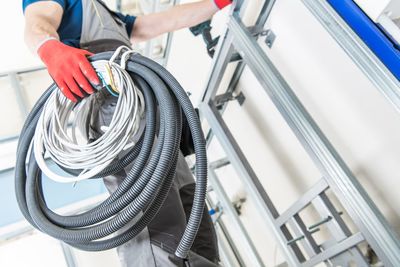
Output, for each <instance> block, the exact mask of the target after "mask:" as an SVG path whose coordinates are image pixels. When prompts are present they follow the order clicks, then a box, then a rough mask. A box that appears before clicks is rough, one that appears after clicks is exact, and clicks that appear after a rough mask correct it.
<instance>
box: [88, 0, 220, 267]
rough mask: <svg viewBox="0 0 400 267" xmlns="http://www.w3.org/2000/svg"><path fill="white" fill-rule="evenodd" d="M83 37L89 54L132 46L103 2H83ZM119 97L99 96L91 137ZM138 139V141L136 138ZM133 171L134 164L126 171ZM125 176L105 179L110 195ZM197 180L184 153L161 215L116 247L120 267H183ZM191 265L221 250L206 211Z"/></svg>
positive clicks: (210, 261)
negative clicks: (179, 252) (178, 252)
mask: <svg viewBox="0 0 400 267" xmlns="http://www.w3.org/2000/svg"><path fill="white" fill-rule="evenodd" d="M82 11H83V12H82V14H83V18H82V20H83V21H82V34H81V39H80V46H81V48H82V49H86V50H89V51H90V52H93V53H97V52H104V51H109V50H114V49H116V48H117V47H118V46H120V45H122V44H125V45H127V46H131V44H130V38H129V36H128V34H127V32H126V28H125V24H124V23H123V22H122V21H120V20H119V19H118V18H117V17H116V16H115V15H114V14H113V12H112V11H110V10H109V9H108V8H107V7H106V6H105V4H104V3H102V2H99V1H98V0H82ZM116 100H117V99H116V98H115V97H113V96H111V95H109V94H108V93H107V92H100V93H97V94H96V95H95V99H94V101H92V107H93V113H92V118H91V127H90V128H91V132H90V135H91V138H98V137H99V135H101V130H100V127H101V126H103V125H108V124H109V122H110V121H111V118H112V114H113V112H114V108H115V104H116ZM137 138H138V137H134V139H137ZM126 170H127V171H129V170H130V166H128V167H127V168H126ZM125 177H126V172H125V171H121V172H120V173H117V174H115V175H113V176H110V177H106V178H104V183H105V185H106V187H107V189H108V190H109V191H110V192H113V191H115V190H116V188H117V187H118V185H119V184H120V183H121V182H122V180H123V179H124V178H125ZM193 192H194V179H193V177H192V174H191V172H190V170H189V168H188V165H187V163H186V161H185V159H184V157H183V155H182V154H181V153H180V155H179V159H178V164H177V171H176V177H175V179H174V185H173V186H172V188H171V191H170V192H169V195H168V197H167V199H166V201H165V203H164V205H163V207H162V208H161V209H160V212H159V213H158V215H157V216H156V217H155V218H154V220H153V221H152V222H151V223H150V224H149V225H148V227H147V228H145V229H144V230H143V231H142V232H141V233H140V234H139V235H138V236H137V237H136V238H134V239H132V240H130V241H129V242H127V243H125V244H124V245H122V246H120V247H118V248H117V250H118V255H119V258H120V260H121V263H122V266H124V267H125V266H127V267H136V266H139V267H140V266H145V267H156V266H157V267H169V266H184V263H183V261H182V260H180V259H177V258H176V257H174V255H173V254H174V251H175V249H176V247H177V245H178V243H179V241H180V238H181V236H182V234H183V232H184V229H185V227H186V222H187V221H186V220H187V218H188V215H189V213H190V210H191V206H192V199H193ZM188 259H189V261H188V262H187V263H186V264H188V263H189V264H190V266H192V267H197V266H201V267H208V266H210V267H212V266H217V264H215V262H217V261H218V249H217V241H216V235H215V230H214V228H213V225H212V222H211V219H210V216H209V215H208V212H207V209H206V208H205V212H204V215H203V220H202V224H201V226H200V229H199V233H198V235H197V237H196V240H195V242H194V245H193V247H192V251H191V252H190V254H189V257H188Z"/></svg>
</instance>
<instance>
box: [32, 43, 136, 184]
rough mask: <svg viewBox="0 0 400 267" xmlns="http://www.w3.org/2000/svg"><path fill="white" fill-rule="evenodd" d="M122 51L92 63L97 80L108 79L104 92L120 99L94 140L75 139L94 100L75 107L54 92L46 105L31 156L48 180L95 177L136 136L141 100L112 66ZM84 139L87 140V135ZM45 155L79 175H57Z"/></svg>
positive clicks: (84, 126)
mask: <svg viewBox="0 0 400 267" xmlns="http://www.w3.org/2000/svg"><path fill="white" fill-rule="evenodd" d="M121 50H122V47H121V48H120V49H118V50H117V51H116V52H115V54H114V56H113V57H112V58H111V59H110V61H106V60H99V61H95V62H93V67H94V68H95V70H96V71H97V73H98V74H99V76H100V77H102V79H103V80H104V77H108V82H109V84H106V88H107V89H108V90H109V91H110V93H112V94H113V95H115V96H119V97H118V101H117V104H116V107H115V111H114V115H113V117H112V120H111V122H110V125H109V126H108V127H107V128H108V129H104V134H103V135H101V137H99V138H98V139H97V140H95V141H94V142H90V143H87V142H86V143H85V144H82V142H81V143H79V142H78V138H77V130H81V131H82V130H83V131H85V129H87V125H89V123H90V121H89V120H90V116H89V114H87V113H88V112H90V109H89V108H88V107H89V106H90V105H91V103H90V102H91V100H93V99H94V96H92V97H88V98H84V99H83V100H82V101H81V102H80V103H78V104H77V105H76V106H75V107H74V105H75V104H74V103H73V102H71V101H69V100H68V99H67V98H66V97H65V96H64V95H63V94H62V93H61V92H60V90H55V91H53V92H52V94H51V95H50V97H49V99H48V100H47V101H46V104H45V106H44V108H43V112H42V113H41V115H40V118H39V121H38V124H37V126H36V133H35V139H34V141H35V142H34V144H35V145H34V153H35V158H36V162H37V163H38V165H39V168H40V169H41V170H42V172H43V173H44V174H45V175H46V176H47V177H49V178H50V179H52V180H54V181H56V182H61V183H64V182H65V183H68V182H77V181H81V180H84V179H88V178H91V177H93V176H95V175H97V174H98V173H99V172H101V171H102V170H104V169H105V168H106V167H107V166H108V165H109V164H110V163H111V162H112V161H113V160H114V159H115V158H116V156H117V155H118V154H120V153H121V152H122V150H123V149H124V148H125V147H126V145H127V143H128V141H129V139H130V138H131V137H132V136H135V135H136V134H137V133H138V130H139V124H140V121H141V119H142V118H143V113H144V99H143V95H142V93H141V92H140V91H139V90H138V88H137V87H136V85H135V84H134V82H133V81H132V78H131V77H130V76H129V74H128V72H126V71H125V70H124V67H125V66H120V65H118V64H116V63H115V62H114V60H115V55H118V54H119V53H120V52H121ZM129 55H130V51H128V53H127V52H126V53H124V55H123V57H124V58H126V57H127V56H129ZM124 64H125V63H124ZM114 77H115V79H114ZM105 82H107V81H105ZM110 87H112V89H110ZM116 93H118V94H116ZM73 111H74V113H75V120H74V123H73V124H72V127H71V128H70V129H68V128H67V126H68V121H69V118H70V116H71V114H72V112H73ZM68 130H69V132H68ZM84 135H86V136H87V133H85V134H84ZM86 136H84V137H86ZM85 141H88V140H85ZM44 151H47V152H48V154H49V156H50V157H51V159H52V160H53V161H54V162H55V163H57V165H58V166H61V167H63V168H64V169H78V170H82V171H81V172H80V174H79V175H78V176H77V177H67V176H61V175H58V174H56V173H55V172H54V171H52V170H51V169H50V168H49V167H48V165H47V164H46V161H45V159H44V155H45V153H44Z"/></svg>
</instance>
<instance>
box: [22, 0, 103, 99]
mask: <svg viewBox="0 0 400 267" xmlns="http://www.w3.org/2000/svg"><path fill="white" fill-rule="evenodd" d="M62 15H63V8H62V7H61V5H59V4H58V3H56V2H53V1H39V2H36V3H32V4H30V5H28V6H27V7H26V9H25V42H26V44H27V46H28V47H29V48H30V50H31V51H32V52H33V53H35V54H37V55H38V56H39V57H40V58H41V59H42V61H43V63H44V64H45V65H46V67H47V70H48V71H49V74H50V76H51V77H52V78H53V79H54V81H55V82H56V84H57V85H58V87H59V88H60V90H61V92H62V93H63V94H64V95H65V96H66V97H68V98H69V99H71V100H72V101H74V102H75V101H76V100H77V99H76V96H79V97H83V93H82V92H81V90H80V88H82V89H83V90H84V91H85V92H86V93H88V94H91V93H93V88H92V86H91V85H90V83H89V82H88V79H89V80H90V81H91V82H92V83H93V84H99V83H100V81H99V78H98V77H97V75H96V72H95V71H94V69H93V67H92V66H91V65H90V63H89V61H88V60H87V58H86V56H87V55H91V53H90V52H88V51H86V50H82V49H77V48H73V47H70V46H67V45H65V44H63V43H62V42H60V41H59V36H58V34H57V29H58V27H59V26H60V23H61V19H62ZM78 85H79V86H78ZM79 87H80V88H79Z"/></svg>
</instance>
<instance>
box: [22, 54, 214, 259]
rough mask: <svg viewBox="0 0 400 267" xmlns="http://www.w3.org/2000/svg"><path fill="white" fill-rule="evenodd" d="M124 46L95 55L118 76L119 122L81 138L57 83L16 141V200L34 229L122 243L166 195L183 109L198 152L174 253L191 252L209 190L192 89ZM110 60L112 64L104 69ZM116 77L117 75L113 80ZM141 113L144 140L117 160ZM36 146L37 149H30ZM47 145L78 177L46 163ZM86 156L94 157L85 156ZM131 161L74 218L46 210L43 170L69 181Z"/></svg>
mask: <svg viewBox="0 0 400 267" xmlns="http://www.w3.org/2000/svg"><path fill="white" fill-rule="evenodd" d="M121 49H122V50H123V49H126V48H121ZM121 49H119V50H118V51H117V52H116V54H114V55H113V54H112V53H110V52H107V53H101V54H97V55H95V56H93V57H91V61H92V63H93V65H94V66H95V68H96V69H97V71H98V72H99V73H100V76H102V77H105V76H107V75H106V72H110V71H111V73H112V74H113V75H109V79H108V83H109V84H110V86H111V89H110V88H108V90H112V91H113V92H114V93H119V96H118V97H119V99H118V103H120V106H118V104H117V106H118V107H117V108H118V112H117V108H116V111H115V113H114V117H113V121H112V122H111V123H110V125H109V127H108V129H106V130H105V131H104V134H103V136H102V137H101V138H99V139H98V140H96V141H94V142H93V143H90V144H79V142H78V141H77V137H76V134H75V133H72V134H68V133H67V131H68V130H67V128H66V125H67V121H68V117H69V116H70V111H69V110H70V109H71V107H72V104H71V103H68V101H67V100H65V99H63V96H62V95H60V94H59V93H58V92H57V91H58V90H57V88H56V86H55V85H52V86H51V87H50V88H49V89H48V90H47V91H46V92H45V93H44V94H43V95H42V96H41V98H40V99H39V100H38V102H37V103H36V104H35V106H34V107H33V109H32V111H31V113H30V114H29V116H28V118H27V120H26V122H25V125H24V127H23V129H22V131H21V135H20V140H19V143H18V149H17V162H16V171H15V190H16V196H17V201H18V204H19V207H20V209H21V211H22V213H23V215H24V217H25V218H26V219H27V220H28V221H29V222H30V223H31V224H32V225H33V226H34V227H35V228H37V229H39V230H40V231H42V232H45V233H47V234H49V235H51V236H52V237H54V238H57V239H60V240H62V241H64V242H66V243H68V244H70V245H71V246H74V247H76V248H79V249H82V250H88V251H99V250H106V249H111V248H114V247H116V246H119V245H122V244H123V243H125V242H127V241H129V240H130V239H132V238H134V237H135V236H136V235H137V234H139V233H140V232H141V231H142V230H143V229H144V228H145V227H146V226H147V225H148V224H149V223H150V222H151V220H152V219H153V218H154V217H155V216H156V214H157V213H158V210H159V209H160V207H161V205H162V204H163V203H164V201H165V199H166V197H167V194H168V192H169V190H170V188H171V185H172V183H173V179H174V176H175V170H176V164H177V159H178V153H179V144H180V136H181V131H182V113H183V114H184V116H186V119H187V121H188V125H189V128H190V131H191V134H192V136H193V143H194V148H195V152H196V189H195V194H194V201H193V207H192V211H191V215H190V217H189V221H188V224H187V227H186V229H185V232H184V234H183V236H182V239H181V241H180V244H179V246H178V248H177V250H176V253H175V254H176V255H177V256H178V257H181V258H185V257H186V255H187V253H188V251H189V249H190V247H191V246H192V243H193V240H194V238H195V236H196V234H197V230H198V227H199V225H200V221H201V217H202V214H203V208H204V202H205V194H206V188H207V158H206V150H205V140H204V136H203V132H202V130H201V126H200V122H199V119H198V117H197V115H196V113H195V111H194V109H193V106H192V104H191V102H190V100H189V98H188V97H187V95H186V92H185V91H184V90H183V89H182V87H181V86H180V85H179V83H178V82H177V81H176V80H175V78H174V77H173V76H172V75H171V74H170V73H169V72H168V71H166V70H165V69H164V68H163V67H161V66H160V65H158V64H157V63H155V62H154V61H151V60H150V59H147V58H145V57H142V56H140V55H139V54H133V53H132V51H130V50H128V51H126V52H125V53H123V54H122V56H121V57H118V56H119V53H120V52H121ZM118 63H119V64H118ZM106 66H109V67H107V68H109V69H105V68H106ZM112 78H113V79H114V81H111V80H110V79H112ZM134 84H136V86H137V87H136V89H135V85H134ZM89 102H90V98H88V99H86V100H85V99H84V100H83V101H82V102H81V103H80V104H79V105H78V106H76V107H75V109H76V111H77V112H76V118H75V121H74V123H73V124H72V129H74V128H75V127H76V128H82V127H83V128H85V127H86V125H87V123H88V121H87V120H85V119H84V118H85V117H87V113H88V111H87V107H86V108H85V106H86V105H87V103H89ZM144 107H145V108H144ZM157 110H159V115H158V116H159V119H158V120H157V114H158V113H157ZM142 112H144V113H145V122H146V124H145V130H144V131H143V133H142V135H141V136H140V139H139V141H138V142H137V143H136V144H135V145H134V146H133V147H131V148H129V152H128V153H126V154H125V155H124V156H123V157H122V158H121V159H119V160H118V158H117V157H116V156H114V155H115V154H118V151H120V150H121V149H124V148H125V149H126V147H127V144H128V140H129V137H130V136H132V135H135V134H137V133H138V121H140V119H141V118H142V114H141V113H142ZM157 122H158V125H157ZM35 130H36V133H35ZM125 130H126V131H125ZM74 131H75V130H72V132H74ZM124 131H125V132H124ZM156 135H157V138H156ZM110 140H111V143H110V142H109V141H110ZM31 143H33V144H31ZM31 145H32V147H33V149H29V148H30V146H31ZM102 149H109V151H113V153H110V152H108V151H107V152H108V153H105V151H104V150H102ZM46 151H48V153H49V155H50V156H51V158H53V160H54V162H55V163H56V164H58V165H59V166H60V167H62V168H63V169H64V170H66V171H68V172H69V173H70V174H74V175H75V176H76V177H74V175H73V176H72V177H67V176H65V177H64V176H56V175H55V174H54V173H52V172H51V171H50V170H48V169H46V166H45V165H43V164H45V162H44V159H43V157H44V154H45V153H46ZM89 151H90V152H89ZM93 151H96V152H99V153H101V155H102V160H101V161H99V162H98V163H99V164H98V165H96V164H95V161H93V159H94V158H96V156H95V155H93V154H92V153H93ZM35 154H36V159H38V160H36V159H35ZM72 154H74V155H72ZM86 156H87V158H88V159H89V158H90V160H88V161H87V162H86V161H85V157H86ZM108 156H109V157H108ZM26 162H28V164H27V165H26ZM130 163H132V164H133V165H132V168H131V170H130V171H129V173H128V174H127V177H126V178H125V179H124V180H123V182H122V183H121V184H120V185H119V187H118V188H117V190H116V191H115V192H113V193H112V194H111V195H110V196H109V197H108V198H107V199H106V200H105V201H104V202H102V203H101V204H100V205H98V206H97V207H95V208H93V209H91V210H89V211H87V212H84V213H82V214H78V215H73V216H62V215H59V214H56V213H55V212H53V211H51V210H50V209H49V208H48V206H47V203H46V201H45V197H44V194H43V190H42V170H43V171H45V170H46V172H48V173H49V174H50V175H49V176H53V177H50V178H56V180H58V181H61V182H67V181H68V182H71V181H77V180H81V179H86V178H89V177H90V178H102V177H106V176H108V175H111V174H114V173H117V172H118V171H120V170H122V169H124V168H125V167H127V166H128V165H129V164H130ZM42 168H43V169H42ZM134 218H136V220H135V221H136V223H135V224H134V225H133V226H130V227H129V228H128V229H126V230H125V228H124V231H123V232H121V231H120V232H118V233H116V232H117V231H118V230H121V229H122V228H123V227H124V226H126V225H127V224H128V223H131V222H132V220H133V219H134Z"/></svg>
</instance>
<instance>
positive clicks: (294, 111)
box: [199, 0, 400, 266]
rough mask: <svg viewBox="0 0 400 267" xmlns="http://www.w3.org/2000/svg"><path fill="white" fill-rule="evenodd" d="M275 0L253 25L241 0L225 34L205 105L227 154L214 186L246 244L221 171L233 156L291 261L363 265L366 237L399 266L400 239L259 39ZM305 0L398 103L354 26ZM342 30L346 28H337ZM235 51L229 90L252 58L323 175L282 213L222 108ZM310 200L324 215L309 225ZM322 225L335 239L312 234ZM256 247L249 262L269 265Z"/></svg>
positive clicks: (391, 81) (394, 85) (393, 84)
mask: <svg viewBox="0 0 400 267" xmlns="http://www.w3.org/2000/svg"><path fill="white" fill-rule="evenodd" d="M274 2H275V1H272V0H267V1H265V3H264V5H263V8H262V10H261V12H260V15H259V18H258V20H257V22H256V25H255V26H254V27H251V28H250V29H249V28H248V27H246V26H245V25H244V24H243V22H242V20H241V13H243V9H242V1H239V2H238V3H236V6H235V7H234V8H233V9H232V12H231V14H230V18H229V21H228V24H227V28H226V30H225V31H224V33H223V35H221V37H220V41H219V44H218V47H217V51H216V53H215V55H214V60H213V66H212V69H211V72H210V76H209V82H208V84H207V86H206V89H205V91H204V94H203V98H202V102H201V103H200V105H199V108H200V112H201V116H202V118H203V119H205V120H206V121H207V123H208V124H209V125H210V132H209V134H208V136H207V137H208V138H207V139H208V143H210V142H211V140H212V137H213V136H215V137H216V138H217V139H218V141H219V143H220V144H221V146H222V148H223V150H224V152H225V153H226V155H227V158H226V159H223V160H222V161H219V162H211V163H210V164H209V170H210V184H211V187H212V188H214V190H215V191H216V193H217V196H218V198H219V199H220V204H221V206H222V208H223V209H224V210H225V213H226V215H227V216H228V217H229V219H230V220H232V221H233V222H234V225H235V226H236V229H239V231H237V234H238V235H239V236H240V237H241V240H242V241H243V242H244V244H245V247H248V248H249V249H248V250H246V251H250V250H252V248H254V245H253V244H252V241H251V239H250V238H249V237H248V235H247V233H246V231H245V229H244V228H243V227H242V225H241V223H240V220H239V219H238V218H237V217H238V215H237V214H236V213H235V212H233V211H232V204H231V202H230V200H229V198H228V197H227V195H226V194H225V192H224V189H223V188H222V186H221V185H220V183H219V181H218V177H217V174H216V172H215V170H216V169H218V168H220V167H221V166H226V165H228V164H230V165H231V166H232V167H233V168H234V169H235V171H236V172H237V173H238V176H239V177H240V179H241V182H242V184H243V186H244V187H245V189H246V191H247V192H248V196H249V198H251V199H252V200H253V202H254V203H255V205H256V207H257V209H258V211H259V212H260V213H261V215H262V216H263V218H264V220H265V222H266V223H267V225H268V227H269V228H270V229H271V230H272V232H273V234H274V236H275V238H276V240H277V242H278V244H279V246H280V249H281V251H282V252H283V255H284V256H285V258H286V261H287V263H288V264H289V265H290V266H315V265H316V264H318V263H323V262H325V263H327V262H330V264H334V266H337V265H340V266H348V265H349V263H350V262H355V263H356V264H357V266H367V265H368V263H367V259H366V258H365V255H363V254H362V253H361V251H360V249H359V248H358V247H357V245H359V244H360V243H362V242H367V243H368V244H369V245H370V246H371V248H372V249H373V250H374V251H375V253H376V254H377V255H378V257H379V259H380V260H381V261H382V262H383V264H384V266H400V241H399V238H398V236H397V234H396V233H395V232H394V231H393V230H392V228H391V227H390V225H389V224H388V222H387V221H386V219H385V218H384V216H383V215H382V213H381V212H380V211H379V210H378V208H377V207H376V205H375V204H374V202H373V201H372V200H371V198H370V197H369V196H368V194H367V193H366V191H365V190H364V189H363V187H362V186H361V184H360V183H359V182H358V180H357V178H356V177H355V176H354V174H353V173H352V172H351V170H350V168H349V167H348V166H347V165H346V163H345V162H344V160H343V159H342V158H341V157H340V155H339V154H338V152H337V151H336V150H335V148H334V147H333V146H332V144H331V143H330V142H329V140H328V139H327V137H326V136H325V135H324V134H323V132H322V131H321V129H320V128H319V127H318V125H317V124H316V122H315V121H314V120H313V118H312V117H311V115H310V114H309V113H308V112H307V110H306V109H305V107H304V106H303V105H302V103H301V102H300V100H299V99H298V98H297V96H296V94H295V93H294V91H293V90H292V88H291V87H290V86H289V85H288V83H287V82H286V81H285V79H284V78H283V76H282V75H281V74H280V73H279V71H278V70H277V69H276V67H275V66H274V64H273V63H272V61H271V60H270V59H269V58H268V56H267V55H266V54H265V52H264V51H263V50H262V48H261V47H260V45H259V44H258V43H257V40H256V39H257V37H258V36H259V35H263V34H264V35H265V31H264V30H263V26H264V24H265V22H266V20H267V18H268V16H269V13H270V12H271V9H272V6H273V4H274ZM303 2H304V3H305V4H306V6H307V7H308V8H309V9H310V10H311V11H312V14H313V15H315V16H316V17H317V18H318V19H319V20H320V21H321V22H322V23H323V24H324V25H325V26H326V27H327V28H328V30H329V31H330V32H331V33H332V34H333V36H335V39H336V40H338V41H340V44H341V45H342V47H343V48H344V49H345V50H346V51H347V52H348V53H349V54H351V55H352V58H353V60H355V61H356V63H357V65H358V66H360V68H361V69H362V70H363V71H364V72H365V73H366V74H367V76H368V77H369V78H370V79H371V80H372V81H374V84H375V85H376V87H377V88H378V89H379V90H380V91H381V92H382V93H383V94H384V95H385V96H386V97H387V98H388V99H389V100H390V102H391V103H393V104H394V105H395V107H396V108H398V107H400V105H399V103H400V102H399V101H400V98H399V95H400V94H399V89H400V87H399V82H398V81H397V80H395V78H394V77H393V75H391V73H390V72H389V71H388V70H387V69H386V68H385V67H384V66H383V64H381V62H379V60H377V59H376V58H375V57H374V55H373V54H372V53H371V52H370V51H369V50H368V49H367V48H366V47H365V46H364V45H362V43H361V40H357V39H356V38H355V36H354V33H351V30H350V29H349V28H348V27H347V28H346V26H345V25H344V22H343V21H340V20H339V18H338V17H337V16H334V15H333V14H334V11H333V10H332V9H331V8H330V7H329V6H328V5H327V4H324V3H322V2H323V1H319V0H303ZM344 29H345V30H344ZM343 32H346V33H348V35H345V34H343ZM339 33H341V34H340V35H338V34H339ZM352 42H354V43H352ZM355 51H357V53H355ZM234 53H239V54H240V56H241V61H240V62H239V63H238V65H237V67H236V69H235V72H234V74H233V77H232V79H231V82H230V84H229V86H228V88H227V89H226V93H228V94H231V93H232V92H233V91H234V89H235V88H236V85H237V83H238V81H239V79H240V76H241V74H242V72H243V69H244V67H245V66H248V68H249V69H250V70H251V72H252V73H253V74H254V75H255V77H256V78H257V80H258V82H259V83H260V84H261V86H262V88H263V89H264V90H265V93H266V94H267V95H268V96H269V97H270V98H271V100H272V102H273V103H274V105H275V107H276V108H277V109H278V111H279V112H280V114H281V115H282V116H283V118H284V119H285V121H286V123H287V124H288V125H289V126H290V128H291V130H292V131H293V133H294V134H295V136H296V137H297V139H298V141H299V142H300V143H301V144H302V146H303V147H304V149H305V150H306V152H307V153H308V155H309V157H310V158H311V159H312V161H313V162H314V164H315V165H316V167H317V168H318V169H319V171H320V173H321V176H322V177H323V178H322V179H321V180H320V181H319V182H318V183H317V184H315V185H314V186H313V187H312V188H311V189H310V190H309V191H308V192H306V193H305V194H304V195H303V196H302V197H301V198H300V199H299V200H298V201H296V202H295V203H294V204H293V205H292V206H291V207H290V208H289V209H288V210H286V211H285V212H283V213H282V214H279V213H278V211H277V209H276V208H275V206H274V204H273V203H272V201H271V199H270V198H269V196H268V194H267V193H266V191H265V190H264V188H263V186H262V184H261V183H260V180H259V179H258V177H257V175H256V173H255V172H254V171H253V169H252V167H251V165H250V164H249V162H248V161H247V159H246V157H245V155H244V154H243V152H242V150H241V148H240V146H239V145H238V143H237V142H236V140H235V138H234V137H233V135H232V133H231V132H230V130H229V128H228V126H227V124H226V123H225V121H224V119H223V111H224V109H225V106H226V105H227V103H228V102H225V103H224V104H223V107H222V108H221V103H220V102H218V99H220V98H221V95H217V91H218V88H219V86H220V83H221V80H222V77H223V75H224V73H225V71H226V69H227V66H228V65H229V64H230V60H231V56H232V54H234ZM217 102H218V103H217ZM217 105H218V107H217ZM399 110H400V109H399ZM221 162H222V163H221ZM328 189H330V190H331V191H332V192H333V193H334V194H335V195H336V197H337V199H338V200H339V201H340V203H341V204H342V206H343V207H344V209H345V210H346V212H347V213H348V214H349V216H350V218H351V220H352V221H353V223H354V224H355V225H356V226H357V228H358V230H357V232H355V233H352V232H351V231H350V229H349V227H348V226H347V224H346V222H345V221H344V220H343V219H342V217H341V215H342V212H340V211H338V210H336V208H335V207H334V205H333V204H332V201H331V200H330V198H329V197H328V195H327V194H326V191H327V190H328ZM310 205H311V206H313V207H314V208H315V210H316V211H317V212H318V214H319V216H320V217H321V221H320V222H318V223H316V224H314V225H310V226H307V225H306V224H305V222H304V221H303V220H302V218H301V217H300V215H299V214H300V212H301V211H302V210H304V209H305V208H306V207H309V206H310ZM235 217H236V218H235ZM321 225H326V227H327V229H328V231H329V232H330V235H331V237H332V239H331V240H329V241H327V242H325V243H323V244H318V243H317V242H316V240H315V238H314V237H313V234H314V233H315V232H316V231H318V229H319V226H321ZM246 253H247V252H246ZM251 254H252V255H253V257H252V258H253V262H252V265H251V266H264V265H263V263H262V261H261V260H260V259H259V256H258V254H257V251H252V252H251Z"/></svg>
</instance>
